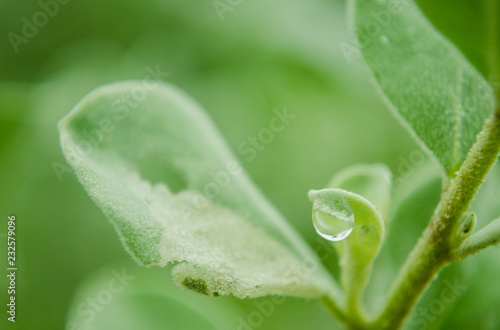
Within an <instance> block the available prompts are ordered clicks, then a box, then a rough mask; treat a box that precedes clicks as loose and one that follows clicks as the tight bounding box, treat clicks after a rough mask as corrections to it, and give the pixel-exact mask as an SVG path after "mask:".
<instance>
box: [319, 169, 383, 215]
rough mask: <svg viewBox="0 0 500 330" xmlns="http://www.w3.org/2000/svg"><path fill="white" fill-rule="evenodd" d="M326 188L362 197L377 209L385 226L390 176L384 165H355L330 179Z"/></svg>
mask: <svg viewBox="0 0 500 330" xmlns="http://www.w3.org/2000/svg"><path fill="white" fill-rule="evenodd" d="M328 187H330V188H340V189H343V190H347V191H350V192H353V193H355V194H358V195H360V196H363V197H364V198H365V199H367V200H369V201H370V202H371V203H372V204H373V205H374V206H375V207H377V209H378V210H379V211H380V213H381V214H382V217H383V218H384V220H385V222H386V225H387V219H388V216H389V208H390V204H391V190H392V174H391V170H390V169H389V168H388V167H387V166H386V165H384V164H357V165H353V166H350V167H347V168H346V169H344V170H342V171H340V172H338V173H337V174H336V175H335V176H334V177H333V178H332V179H331V181H330V183H328Z"/></svg>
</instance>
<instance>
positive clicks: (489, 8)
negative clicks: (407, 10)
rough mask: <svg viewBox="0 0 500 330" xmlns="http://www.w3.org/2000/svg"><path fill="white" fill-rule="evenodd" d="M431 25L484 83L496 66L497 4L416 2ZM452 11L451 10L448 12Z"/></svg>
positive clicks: (499, 59) (499, 56)
mask: <svg viewBox="0 0 500 330" xmlns="http://www.w3.org/2000/svg"><path fill="white" fill-rule="evenodd" d="M417 2H418V4H419V5H420V7H421V8H422V11H423V12H424V13H425V15H426V16H427V17H429V19H430V20H431V22H432V23H433V24H434V26H436V28H437V29H439V31H440V32H442V33H443V34H444V35H445V36H446V37H447V38H449V39H450V40H451V41H452V42H453V43H454V44H455V45H457V47H458V48H460V50H461V51H462V52H463V53H464V55H465V56H467V58H468V59H469V60H470V61H471V63H472V64H473V65H474V66H475V67H476V68H477V69H478V70H479V71H480V72H481V73H482V74H483V76H484V77H485V78H487V79H488V80H489V79H490V78H493V76H492V74H493V75H494V74H495V72H496V74H497V78H496V82H497V83H498V78H499V77H498V73H499V72H498V70H499V69H500V68H499V67H498V66H499V65H500V52H499V50H500V49H499V44H500V39H499V37H500V24H498V17H499V15H500V6H499V4H498V1H497V0H476V1H454V0H441V1H433V0H418V1H417ZM450 8H453V10H450Z"/></svg>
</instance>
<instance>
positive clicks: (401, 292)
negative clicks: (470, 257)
mask: <svg viewBox="0 0 500 330" xmlns="http://www.w3.org/2000/svg"><path fill="white" fill-rule="evenodd" d="M497 104H498V103H497ZM499 153H500V109H499V108H498V107H497V109H496V112H495V114H494V115H493V116H492V117H491V118H489V119H488V120H487V121H486V123H485V125H484V127H483V130H482V132H481V133H480V134H479V135H478V138H477V141H476V143H475V144H474V146H473V147H472V149H471V151H470V152H469V154H468V155H467V159H466V160H465V162H464V163H463V164H462V167H461V168H460V171H459V173H458V175H457V176H456V177H455V178H453V179H452V180H451V181H450V182H449V184H448V188H447V189H446V191H445V192H444V193H443V196H442V198H441V201H440V203H439V205H438V207H437V208H436V211H435V212H434V215H433V217H432V219H431V222H430V223H429V226H428V227H427V228H426V230H425V231H424V233H423V236H422V237H421V238H420V240H419V241H418V243H417V245H416V246H415V248H414V249H413V251H412V252H411V254H410V256H409V257H408V259H407V260H406V262H405V264H404V266H403V268H402V269H401V270H400V272H399V275H398V277H397V279H396V281H395V283H394V285H393V287H392V289H391V291H390V293H389V297H388V299H387V302H386V304H385V306H383V308H382V311H381V313H380V314H379V316H378V317H377V318H376V319H375V320H374V321H373V323H372V324H371V325H370V328H373V329H398V328H399V327H401V326H402V324H403V322H404V320H405V319H406V317H407V316H408V314H409V312H410V311H411V309H412V307H413V306H414V305H415V303H416V302H417V301H418V299H419V298H420V296H421V295H422V293H423V292H424V291H425V289H426V288H427V287H428V285H429V283H430V282H431V281H432V280H433V279H434V278H435V276H436V275H437V273H438V272H439V271H440V270H441V269H442V268H443V267H444V266H445V265H447V264H448V263H450V262H452V261H453V260H455V257H454V256H453V252H454V249H455V248H456V247H455V246H453V244H452V243H451V242H450V239H451V238H452V237H453V235H454V234H455V232H456V230H457V229H458V223H459V221H460V218H461V217H462V215H463V214H464V213H465V212H466V211H467V210H468V209H469V207H470V204H471V202H472V200H473V198H474V196H475V195H476V194H477V192H478V190H479V187H480V186H481V184H482V183H483V181H484V178H485V177H486V175H487V174H488V172H489V170H490V169H491V167H492V166H493V164H494V163H495V161H496V159H497V158H498V155H499Z"/></svg>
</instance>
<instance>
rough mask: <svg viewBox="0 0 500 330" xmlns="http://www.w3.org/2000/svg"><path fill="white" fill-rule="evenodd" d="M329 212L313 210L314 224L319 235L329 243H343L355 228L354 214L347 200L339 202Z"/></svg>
mask: <svg viewBox="0 0 500 330" xmlns="http://www.w3.org/2000/svg"><path fill="white" fill-rule="evenodd" d="M332 206H333V207H332V208H331V209H329V210H328V211H327V210H325V209H314V210H313V215H312V218H313V224H314V228H316V231H317V232H318V234H319V235H320V236H321V237H323V238H325V239H327V240H329V241H341V240H343V239H345V238H347V237H348V236H349V234H351V232H352V229H353V228H354V214H353V212H352V210H351V207H350V206H349V203H348V202H347V200H342V201H338V202H336V203H335V205H332Z"/></svg>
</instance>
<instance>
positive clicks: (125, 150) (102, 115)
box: [59, 81, 336, 297]
mask: <svg viewBox="0 0 500 330" xmlns="http://www.w3.org/2000/svg"><path fill="white" fill-rule="evenodd" d="M59 131H60V135H61V145H62V148H63V151H64V154H65V156H66V159H67V160H68V162H69V163H70V164H71V166H72V167H73V168H74V169H75V172H76V174H77V176H78V179H79V180H80V182H81V183H82V184H83V186H84V187H85V189H86V190H87V192H88V194H89V195H90V196H91V197H92V199H93V200H94V201H95V202H96V204H97V205H98V206H99V207H100V208H101V209H102V210H103V212H104V213H105V214H106V216H107V217H108V218H109V219H110V220H111V222H112V223H113V225H114V226H115V228H116V230H117V232H118V234H119V236H120V238H121V240H122V242H123V244H124V246H125V248H126V249H127V251H129V252H130V254H131V255H132V256H133V257H134V259H135V260H137V261H138V262H139V263H141V264H143V265H154V264H158V265H165V264H167V263H168V262H182V264H180V265H177V266H176V267H175V268H174V275H175V278H176V280H177V281H178V282H179V283H181V284H182V285H184V286H186V287H188V288H190V289H193V290H195V291H198V292H200V293H203V294H205V295H219V294H230V293H232V294H234V295H235V296H238V297H246V296H249V297H257V296H262V295H266V294H287V295H299V296H312V297H319V296H322V295H325V294H331V293H332V292H334V291H335V290H336V289H335V287H334V286H333V284H332V282H331V281H330V279H329V276H328V275H327V274H326V272H325V271H324V269H323V267H322V266H321V265H320V264H319V262H318V261H317V259H316V258H315V256H314V254H313V253H312V251H311V250H310V249H309V248H308V247H307V245H306V244H305V243H304V242H303V241H302V239H301V238H300V237H298V235H297V234H296V233H295V232H294V231H293V230H292V229H291V228H290V227H289V226H288V225H287V224H286V222H285V221H284V220H283V219H282V218H281V216H280V215H279V214H278V213H277V212H276V211H275V210H274V209H273V208H272V207H271V206H270V205H269V204H268V203H267V202H266V200H265V199H264V198H263V197H262V196H261V195H260V193H259V192H258V191H257V189H256V188H254V186H253V185H252V183H251V182H250V180H249V179H248V177H247V176H246V175H245V174H244V173H243V172H242V170H241V168H240V166H239V165H238V163H237V162H236V160H235V159H234V156H233V155H232V154H231V152H230V151H229V150H228V148H227V146H226V145H225V144H224V142H223V140H222V138H221V137H220V136H219V134H218V132H217V131H216V130H215V128H214V127H213V125H212V123H211V122H210V120H209V119H208V118H207V117H206V116H205V114H204V113H203V111H202V110H201V109H200V108H199V107H198V106H197V105H196V104H195V103H194V102H192V101H191V100H189V99H188V98H187V97H186V96H184V95H183V94H182V93H181V92H179V91H178V90H176V89H175V88H173V87H171V86H168V85H164V84H158V83H155V82H147V81H143V82H123V83H116V84H111V85H107V86H104V87H101V88H99V89H97V90H95V91H94V92H92V93H90V94H89V95H88V96H87V97H85V98H84V99H83V100H82V101H81V102H80V103H79V104H78V105H77V106H76V108H75V109H74V110H73V111H72V112H71V113H70V114H69V115H67V116H66V117H65V118H64V119H62V120H61V122H60V123H59ZM148 159H154V160H155V161H156V162H158V163H160V164H161V166H162V167H161V168H160V169H159V170H158V169H157V172H160V174H161V175H160V176H159V177H156V178H157V181H158V182H150V181H154V180H152V179H150V180H148V178H149V177H148V176H147V175H146V174H145V173H146V172H144V171H145V170H144V162H146V163H148ZM171 183H172V186H170V184H171ZM174 183H175V184H174ZM173 188H176V189H180V190H179V191H177V192H174V191H173ZM305 261H307V262H308V270H307V271H304V265H303V263H304V262H305ZM309 262H310V263H311V264H312V265H314V267H312V268H310V264H309Z"/></svg>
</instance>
